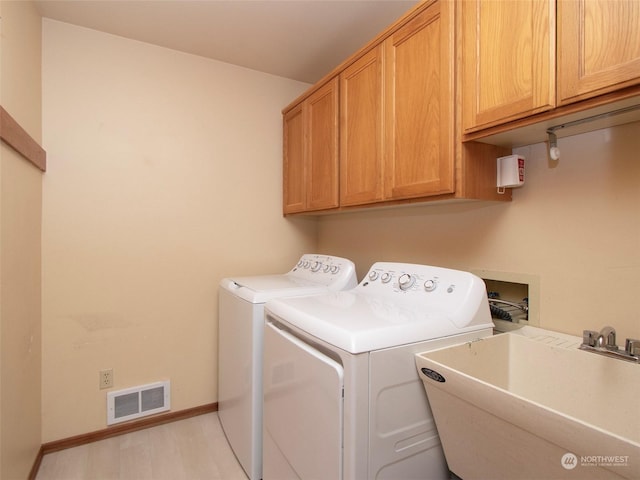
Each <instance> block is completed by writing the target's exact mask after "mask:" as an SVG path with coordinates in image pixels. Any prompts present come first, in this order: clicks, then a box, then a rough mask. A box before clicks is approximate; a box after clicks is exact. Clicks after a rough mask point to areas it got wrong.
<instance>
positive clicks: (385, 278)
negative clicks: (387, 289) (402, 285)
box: [380, 272, 392, 283]
mask: <svg viewBox="0 0 640 480" xmlns="http://www.w3.org/2000/svg"><path fill="white" fill-rule="evenodd" d="M391 278H392V276H391V274H390V273H389V272H384V273H383V274H382V277H380V280H382V283H389V282H390V281H391Z"/></svg>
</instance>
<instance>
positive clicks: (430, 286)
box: [424, 280, 438, 292]
mask: <svg viewBox="0 0 640 480" xmlns="http://www.w3.org/2000/svg"><path fill="white" fill-rule="evenodd" d="M437 286H438V284H437V283H436V281H435V280H427V281H426V282H424V289H425V290H426V291H427V292H433V291H434V290H435V289H436V287H437Z"/></svg>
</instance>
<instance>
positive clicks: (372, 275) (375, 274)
mask: <svg viewBox="0 0 640 480" xmlns="http://www.w3.org/2000/svg"><path fill="white" fill-rule="evenodd" d="M377 278H378V272H376V271H375V270H372V271H370V272H369V280H371V281H372V282H373V281H374V280H377Z"/></svg>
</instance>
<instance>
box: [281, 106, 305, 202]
mask: <svg viewBox="0 0 640 480" xmlns="http://www.w3.org/2000/svg"><path fill="white" fill-rule="evenodd" d="M282 128H283V143H284V151H283V157H284V158H283V182H282V183H283V195H284V198H283V208H282V210H283V212H284V213H285V214H286V213H296V212H302V211H304V209H305V208H306V201H305V191H306V188H305V182H306V179H305V177H306V174H305V159H304V157H305V153H304V151H305V141H304V121H303V109H302V104H300V105H298V106H296V107H295V108H293V109H292V110H289V111H288V112H287V113H286V114H285V115H284V119H283V126H282Z"/></svg>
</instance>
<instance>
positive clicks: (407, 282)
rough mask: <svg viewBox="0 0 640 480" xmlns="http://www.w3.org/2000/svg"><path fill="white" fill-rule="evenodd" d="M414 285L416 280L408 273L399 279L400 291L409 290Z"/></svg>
mask: <svg viewBox="0 0 640 480" xmlns="http://www.w3.org/2000/svg"><path fill="white" fill-rule="evenodd" d="M414 283H415V279H414V278H413V277H412V276H411V275H409V274H408V273H403V274H402V275H400V278H398V286H399V287H400V290H409V289H410V288H411V287H412V286H413V284H414Z"/></svg>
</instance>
